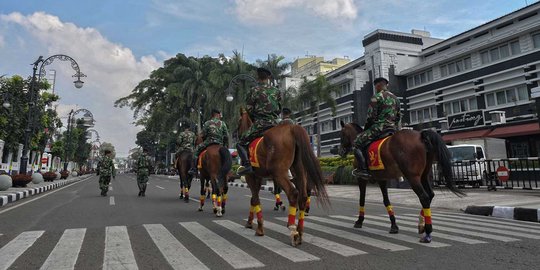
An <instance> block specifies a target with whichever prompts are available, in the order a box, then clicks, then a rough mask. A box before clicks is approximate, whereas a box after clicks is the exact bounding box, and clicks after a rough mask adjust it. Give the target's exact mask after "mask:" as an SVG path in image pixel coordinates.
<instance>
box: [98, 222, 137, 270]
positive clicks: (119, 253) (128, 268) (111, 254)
mask: <svg viewBox="0 0 540 270" xmlns="http://www.w3.org/2000/svg"><path fill="white" fill-rule="evenodd" d="M103 269H104V270H109V269H110V270H117V269H118V270H120V269H122V270H137V269H139V268H138V267H137V262H136V261H135V255H133V250H132V249H131V242H130V241H129V235H128V232H127V228H126V227H125V226H110V227H106V228H105V256H104V258H103Z"/></svg>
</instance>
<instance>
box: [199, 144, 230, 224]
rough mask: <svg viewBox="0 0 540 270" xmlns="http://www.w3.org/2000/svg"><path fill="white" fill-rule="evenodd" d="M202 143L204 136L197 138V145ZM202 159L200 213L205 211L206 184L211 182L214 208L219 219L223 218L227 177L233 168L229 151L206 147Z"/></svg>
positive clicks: (213, 146)
mask: <svg viewBox="0 0 540 270" xmlns="http://www.w3.org/2000/svg"><path fill="white" fill-rule="evenodd" d="M201 142H202V136H200V135H199V137H198V138H197V142H196V143H197V144H199V143H201ZM199 158H202V160H201V165H202V168H201V169H200V176H201V177H200V181H201V197H200V198H199V199H200V205H199V211H202V210H203V206H204V201H205V199H206V196H205V194H206V186H205V183H207V182H210V183H211V185H212V208H213V210H214V214H216V216H217V217H221V216H222V215H223V214H224V213H225V204H226V202H227V191H228V189H229V186H228V184H227V175H228V173H229V172H230V171H231V168H232V158H231V153H229V149H227V147H225V146H221V145H218V144H212V145H210V146H208V147H206V154H204V156H199Z"/></svg>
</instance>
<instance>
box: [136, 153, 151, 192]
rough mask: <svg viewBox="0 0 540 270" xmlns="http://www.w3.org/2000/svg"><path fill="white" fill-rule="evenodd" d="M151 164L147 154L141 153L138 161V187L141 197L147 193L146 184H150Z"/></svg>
mask: <svg viewBox="0 0 540 270" xmlns="http://www.w3.org/2000/svg"><path fill="white" fill-rule="evenodd" d="M149 169H150V162H149V160H148V156H147V155H146V153H141V155H140V156H139V158H138V159H137V185H138V186H139V196H141V195H143V194H144V192H146V183H148V175H149V174H150V172H149Z"/></svg>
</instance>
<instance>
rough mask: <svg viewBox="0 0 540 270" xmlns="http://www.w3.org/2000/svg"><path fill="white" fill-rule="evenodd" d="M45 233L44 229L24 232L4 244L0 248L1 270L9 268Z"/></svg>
mask: <svg viewBox="0 0 540 270" xmlns="http://www.w3.org/2000/svg"><path fill="white" fill-rule="evenodd" d="M43 233H44V231H30V232H23V233H21V234H19V235H18V236H17V237H15V239H13V240H11V241H10V242H9V243H7V245H5V246H3V247H2V248H1V249H0V270H5V269H8V268H9V266H11V264H13V262H15V261H16V260H17V258H19V256H21V255H22V254H23V253H24V252H25V251H26V250H27V249H28V248H29V247H31V246H32V245H33V244H34V243H35V242H36V240H37V239H38V238H40V237H41V235H43Z"/></svg>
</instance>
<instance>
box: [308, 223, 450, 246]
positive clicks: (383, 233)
mask: <svg viewBox="0 0 540 270" xmlns="http://www.w3.org/2000/svg"><path fill="white" fill-rule="evenodd" d="M309 219H311V220H316V221H319V222H324V223H327V224H331V225H335V226H339V227H344V228H351V224H350V223H346V222H342V221H337V220H332V219H328V218H322V217H315V216H310V217H309ZM362 232H367V233H370V234H374V235H378V236H382V237H386V238H392V239H396V240H400V241H403V242H407V243H411V244H416V245H421V246H424V247H431V248H439V247H448V246H450V245H449V244H445V243H441V242H435V241H433V242H431V243H430V244H429V245H426V244H425V243H420V242H419V241H418V238H417V237H412V236H408V235H404V234H392V235H390V234H388V232H387V231H383V230H377V229H372V228H362Z"/></svg>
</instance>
